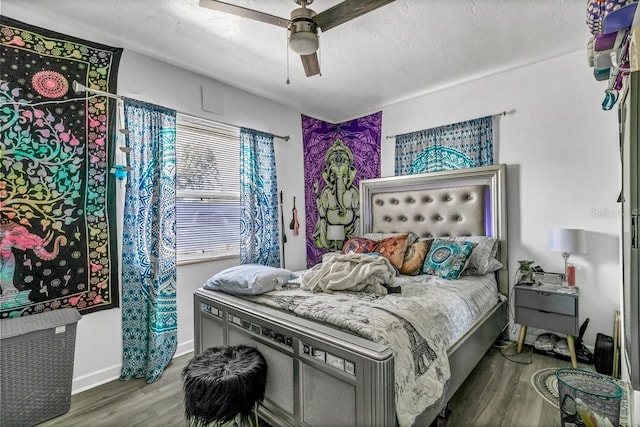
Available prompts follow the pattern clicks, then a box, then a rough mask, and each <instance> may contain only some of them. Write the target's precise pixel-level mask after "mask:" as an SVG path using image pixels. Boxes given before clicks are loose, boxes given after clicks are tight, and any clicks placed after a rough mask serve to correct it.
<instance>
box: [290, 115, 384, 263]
mask: <svg viewBox="0 0 640 427" xmlns="http://www.w3.org/2000/svg"><path fill="white" fill-rule="evenodd" d="M381 125H382V112H378V113H374V114H371V115H369V116H366V117H360V118H358V119H354V120H350V121H348V122H344V123H338V124H331V123H327V122H324V121H322V120H318V119H314V118H312V117H307V116H305V115H303V116H302V138H303V144H304V186H305V188H304V192H305V205H306V213H305V216H306V227H307V266H308V267H312V266H314V265H315V264H317V263H318V262H320V261H321V260H322V255H323V254H324V253H326V252H329V251H331V250H339V249H341V248H342V245H343V244H344V242H345V241H346V240H347V239H348V238H349V237H351V236H352V235H353V234H354V233H355V232H356V231H357V230H358V227H359V220H360V208H359V206H360V195H359V186H360V180H361V179H367V178H377V177H379V176H380V129H381Z"/></svg>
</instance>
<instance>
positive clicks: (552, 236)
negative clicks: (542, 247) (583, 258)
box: [547, 228, 587, 254]
mask: <svg viewBox="0 0 640 427" xmlns="http://www.w3.org/2000/svg"><path fill="white" fill-rule="evenodd" d="M547 250H548V251H551V252H563V253H568V254H584V253H586V252H587V237H586V233H585V232H584V230H580V229H576V228H552V229H550V230H549V234H548V235H547Z"/></svg>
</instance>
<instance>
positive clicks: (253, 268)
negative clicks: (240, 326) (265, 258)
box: [203, 264, 298, 295]
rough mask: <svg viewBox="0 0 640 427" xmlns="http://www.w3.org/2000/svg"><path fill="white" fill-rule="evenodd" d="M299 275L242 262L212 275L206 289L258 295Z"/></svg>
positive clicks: (234, 293)
mask: <svg viewBox="0 0 640 427" xmlns="http://www.w3.org/2000/svg"><path fill="white" fill-rule="evenodd" d="M296 277H298V276H297V275H296V274H294V273H293V272H292V271H289V270H285V269H283V268H276V267H269V266H265V265H260V264H242V265H238V266H235V267H231V268H227V269H226V270H222V271H221V272H219V273H217V274H215V275H214V276H212V277H211V278H210V279H209V280H207V283H205V284H204V286H203V287H204V288H205V289H209V290H211V291H222V292H226V293H228V294H231V295H258V294H263V293H265V292H269V291H272V290H274V289H276V288H277V287H278V286H282V285H284V284H285V283H287V282H288V281H289V280H292V279H295V278H296Z"/></svg>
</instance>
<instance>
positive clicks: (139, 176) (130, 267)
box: [120, 99, 177, 383]
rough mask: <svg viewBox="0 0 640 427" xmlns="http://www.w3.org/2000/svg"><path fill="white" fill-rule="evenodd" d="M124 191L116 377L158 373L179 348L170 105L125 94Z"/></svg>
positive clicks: (173, 133)
mask: <svg viewBox="0 0 640 427" xmlns="http://www.w3.org/2000/svg"><path fill="white" fill-rule="evenodd" d="M124 109H125V126H126V128H127V129H128V130H129V134H128V136H127V146H128V147H129V148H130V149H131V151H130V152H129V156H128V163H129V166H130V167H131V170H130V171H129V173H128V183H127V194H126V197H125V205H124V226H123V242H122V371H121V373H120V379H122V380H128V379H132V378H143V377H144V378H146V380H147V382H148V383H150V382H153V381H155V380H157V379H159V378H160V376H161V375H162V371H163V370H164V368H165V367H166V366H167V364H169V362H170V361H171V359H172V357H173V355H174V354H175V352H176V346H177V313H176V238H175V236H176V232H175V231H176V230H175V195H176V191H175V175H176V167H175V166H176V162H175V140H176V113H175V111H173V110H168V109H166V108H162V107H158V106H156V105H151V104H146V103H143V102H139V101H132V100H129V99H126V100H125V105H124Z"/></svg>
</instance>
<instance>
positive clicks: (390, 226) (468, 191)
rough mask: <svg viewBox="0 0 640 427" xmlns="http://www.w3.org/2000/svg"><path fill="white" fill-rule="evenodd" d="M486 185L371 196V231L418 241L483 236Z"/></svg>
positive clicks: (484, 232) (484, 233)
mask: <svg viewBox="0 0 640 427" xmlns="http://www.w3.org/2000/svg"><path fill="white" fill-rule="evenodd" d="M487 191H488V188H487V186H486V185H473V186H464V187H451V188H435V189H431V188H427V189H413V190H406V191H397V192H380V193H375V194H372V195H371V231H372V232H374V233H401V232H410V231H411V232H414V233H416V234H418V235H419V236H420V237H441V236H484V235H486V233H487V230H486V221H485V213H486V202H485V200H486V196H487V194H486V193H487Z"/></svg>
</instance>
